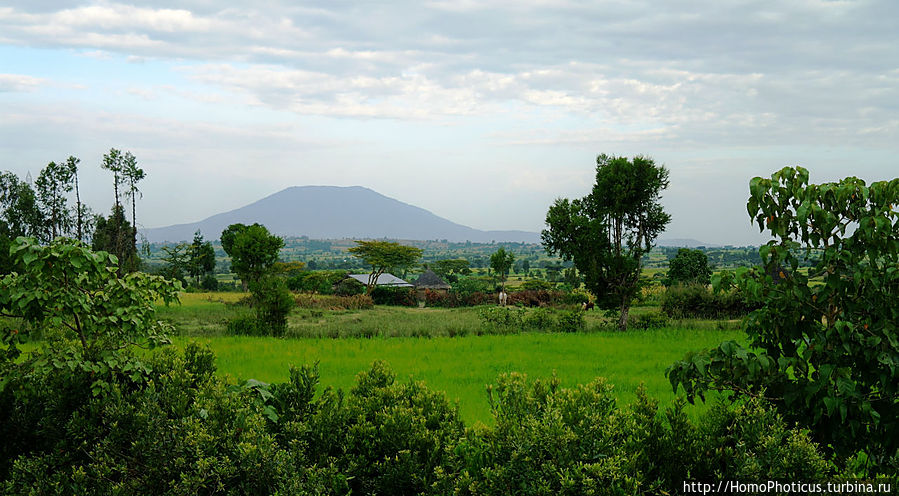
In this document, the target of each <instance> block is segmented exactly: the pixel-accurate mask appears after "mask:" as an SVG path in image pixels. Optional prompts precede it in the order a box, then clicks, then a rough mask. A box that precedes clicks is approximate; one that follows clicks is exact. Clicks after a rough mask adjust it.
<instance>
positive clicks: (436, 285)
mask: <svg viewBox="0 0 899 496" xmlns="http://www.w3.org/2000/svg"><path fill="white" fill-rule="evenodd" d="M413 284H414V285H415V295H416V296H417V297H418V298H422V299H423V298H424V297H425V290H426V289H430V290H431V291H435V292H437V293H441V294H446V293H447V292H449V290H450V288H451V287H452V286H450V285H449V284H447V282H446V281H444V280H443V279H441V278H440V276H438V275H437V274H435V273H434V271H433V270H426V271H424V273H423V274H422V275H421V276H419V277H418V280H417V281H415V283H413Z"/></svg>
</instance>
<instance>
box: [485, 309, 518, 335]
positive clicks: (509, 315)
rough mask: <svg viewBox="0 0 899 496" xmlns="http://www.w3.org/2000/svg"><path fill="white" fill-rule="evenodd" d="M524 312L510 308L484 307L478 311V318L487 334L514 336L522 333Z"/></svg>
mask: <svg viewBox="0 0 899 496" xmlns="http://www.w3.org/2000/svg"><path fill="white" fill-rule="evenodd" d="M524 313H525V312H524V310H522V309H520V308H508V307H483V308H480V309H478V317H479V318H480V319H481V322H482V323H483V325H484V329H485V332H487V333H497V334H512V333H518V332H521V328H522V326H523V317H524Z"/></svg>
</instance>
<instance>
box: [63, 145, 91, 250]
mask: <svg viewBox="0 0 899 496" xmlns="http://www.w3.org/2000/svg"><path fill="white" fill-rule="evenodd" d="M79 163H81V160H80V159H78V158H77V157H74V156H72V155H69V158H68V159H67V160H66V163H65V165H64V167H65V169H66V170H67V172H68V174H71V176H72V180H73V182H74V186H75V238H76V239H78V240H79V241H84V240H85V237H84V235H85V233H86V231H87V229H85V218H86V217H90V215H89V211H87V210H86V209H87V207H86V206H85V205H82V204H81V191H79V189H78V164H79Z"/></svg>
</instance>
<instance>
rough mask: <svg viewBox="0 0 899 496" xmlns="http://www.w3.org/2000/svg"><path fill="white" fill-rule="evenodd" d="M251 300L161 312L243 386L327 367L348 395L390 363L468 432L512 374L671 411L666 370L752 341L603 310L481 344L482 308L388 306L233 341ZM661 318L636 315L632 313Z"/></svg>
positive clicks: (730, 329)
mask: <svg viewBox="0 0 899 496" xmlns="http://www.w3.org/2000/svg"><path fill="white" fill-rule="evenodd" d="M244 296H245V295H244V294H241V293H185V294H183V295H182V297H181V302H182V304H181V305H176V306H170V307H160V308H159V312H158V313H159V317H160V318H163V319H168V320H170V321H172V322H173V323H174V324H175V325H176V327H177V328H178V329H179V335H178V336H176V337H175V339H174V342H175V344H176V346H184V345H185V344H186V343H188V342H189V341H191V340H195V341H198V342H200V343H206V344H208V345H209V347H210V348H211V349H212V350H213V351H215V353H216V355H217V356H218V367H219V372H220V373H221V374H223V375H230V376H232V377H233V378H234V379H235V380H244V379H250V378H253V379H258V380H261V381H265V382H281V381H284V380H286V379H287V377H288V370H289V367H290V366H291V365H297V366H299V365H302V364H313V363H315V362H318V363H319V370H320V373H321V381H322V387H326V386H332V387H335V388H344V389H346V388H349V387H351V386H352V385H353V383H354V380H355V376H356V374H358V373H359V372H361V371H363V370H366V369H367V368H369V367H370V366H371V364H372V362H374V361H375V360H383V361H385V362H387V363H388V364H389V365H390V366H391V368H392V369H393V370H394V372H395V373H396V375H397V379H398V380H410V379H411V380H416V381H424V382H425V383H426V384H427V385H428V387H430V388H432V389H434V390H438V391H444V392H446V394H447V397H448V398H449V399H450V401H458V402H459V408H460V412H461V414H462V416H463V418H464V419H465V420H466V421H467V422H469V423H472V422H476V421H480V422H485V423H487V422H490V412H489V405H488V402H487V394H486V386H487V384H490V383H493V382H494V381H495V380H496V378H497V376H498V375H499V374H502V373H505V372H513V371H514V372H522V373H525V374H527V375H528V376H529V377H532V378H536V377H549V376H551V375H552V374H553V373H555V374H556V375H557V376H558V377H559V379H560V380H561V381H562V384H563V386H574V385H576V384H581V383H587V382H590V381H592V380H593V379H594V378H596V377H605V378H606V379H608V380H609V381H610V382H611V383H612V384H614V385H615V387H616V391H617V392H618V398H619V401H621V402H629V401H631V399H632V398H633V394H634V390H635V389H636V388H637V387H638V386H639V385H640V384H641V383H643V384H645V386H646V388H647V390H648V392H649V393H650V395H651V396H653V397H655V398H657V399H659V400H660V401H661V402H662V403H663V404H665V403H669V402H671V401H672V400H673V399H674V394H673V393H672V391H671V386H670V384H669V382H668V380H667V379H666V378H665V376H664V371H665V368H666V367H668V366H669V365H671V363H673V362H674V361H675V360H678V359H681V358H683V356H684V354H685V353H686V352H688V351H691V350H698V349H701V348H706V347H710V346H714V345H717V344H718V343H720V342H721V341H724V340H728V339H734V340H738V341H739V340H741V339H742V337H743V335H742V332H741V331H739V330H738V328H739V323H738V322H734V321H731V322H715V321H697V320H692V321H673V322H672V325H671V326H670V327H668V328H663V329H654V330H645V331H629V332H627V333H619V332H614V331H604V330H602V329H604V328H607V327H603V326H604V324H606V323H607V321H606V320H605V319H604V318H603V317H602V314H601V312H599V311H593V312H589V313H588V314H587V318H586V324H587V325H586V331H585V332H582V333H573V334H555V333H541V332H532V333H523V334H512V335H478V334H480V330H481V329H482V327H483V324H482V322H481V321H480V319H479V318H478V313H477V308H459V309H443V308H402V307H384V306H376V307H374V308H372V309H367V310H326V309H325V310H322V309H311V308H299V309H295V310H294V311H293V312H292V313H291V315H290V319H289V328H288V332H287V335H288V336H289V337H288V338H266V337H246V336H230V335H227V331H226V329H227V321H228V319H230V318H232V317H234V316H236V315H239V314H240V313H241V312H247V311H248V310H247V309H246V308H244V307H241V306H238V305H233V303H234V302H237V301H239V300H240V299H241V298H243V297H244ZM657 309H658V308H657V307H637V308H635V309H634V311H633V312H634V313H635V314H640V313H645V312H649V311H653V310H657ZM452 336H455V337H452ZM292 338H300V339H292ZM335 338H339V339H335ZM696 408H698V409H703V408H704V407H703V406H698V407H696Z"/></svg>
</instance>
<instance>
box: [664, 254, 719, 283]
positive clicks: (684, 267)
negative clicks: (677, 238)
mask: <svg viewBox="0 0 899 496" xmlns="http://www.w3.org/2000/svg"><path fill="white" fill-rule="evenodd" d="M711 278H712V269H710V268H709V258H708V256H706V254H705V252H704V251H702V250H691V249H689V248H680V249H678V250H677V255H675V256H674V258H672V259H671V260H669V261H668V277H667V279H666V281H665V285H666V286H671V285H673V284H700V285H703V286H705V285H708V284H709V282H711Z"/></svg>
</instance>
